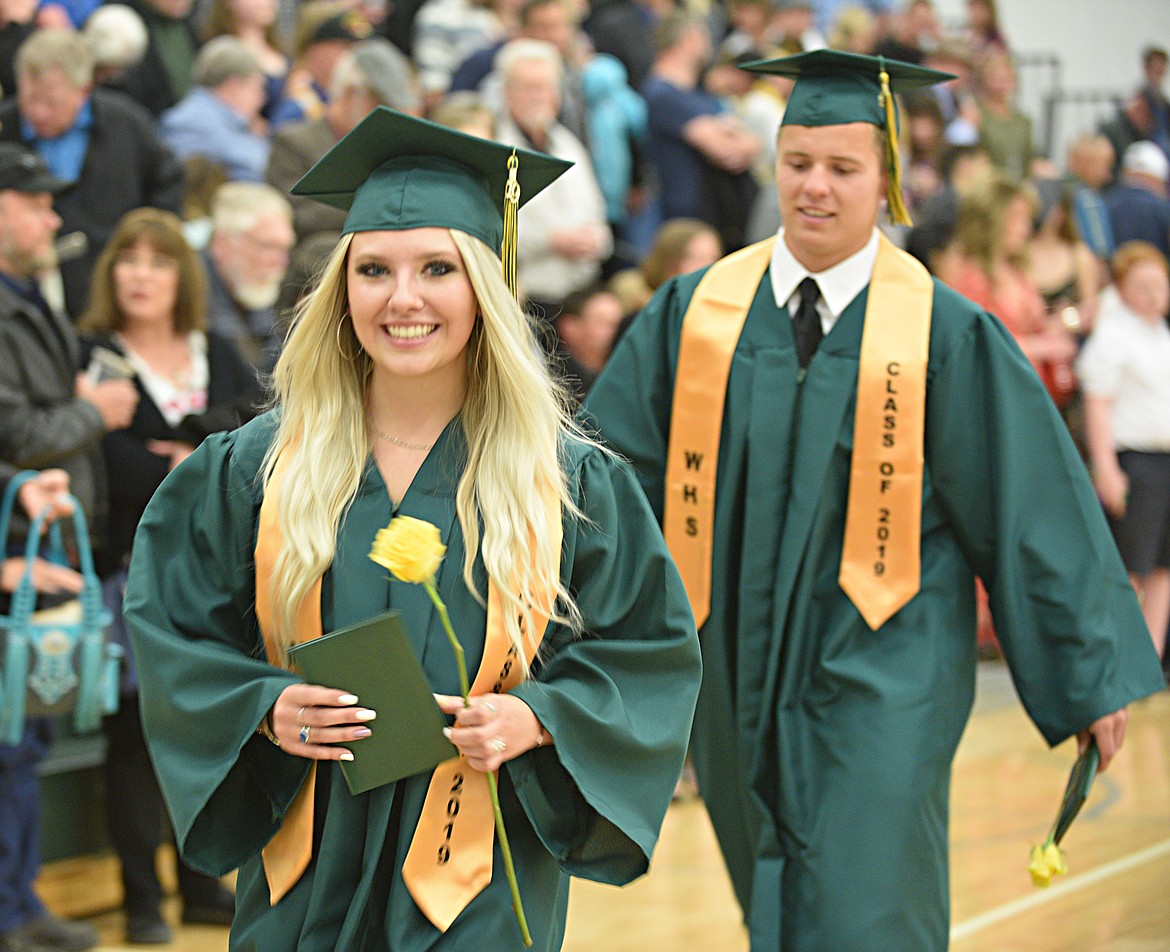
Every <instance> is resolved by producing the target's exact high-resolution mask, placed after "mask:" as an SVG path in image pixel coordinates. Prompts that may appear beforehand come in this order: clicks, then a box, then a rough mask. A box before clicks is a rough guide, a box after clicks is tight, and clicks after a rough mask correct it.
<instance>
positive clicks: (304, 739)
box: [301, 724, 313, 744]
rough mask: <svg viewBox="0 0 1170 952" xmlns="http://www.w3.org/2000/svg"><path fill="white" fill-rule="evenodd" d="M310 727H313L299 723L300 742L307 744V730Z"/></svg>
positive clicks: (309, 729)
mask: <svg viewBox="0 0 1170 952" xmlns="http://www.w3.org/2000/svg"><path fill="white" fill-rule="evenodd" d="M312 729H313V728H311V727H310V726H309V725H308V724H302V725H301V743H302V744H307V743H308V742H309V731H311V730H312Z"/></svg>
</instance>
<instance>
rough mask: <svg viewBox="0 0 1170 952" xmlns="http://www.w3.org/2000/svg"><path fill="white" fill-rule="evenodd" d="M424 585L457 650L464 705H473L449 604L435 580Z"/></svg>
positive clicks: (464, 661)
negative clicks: (442, 596)
mask: <svg viewBox="0 0 1170 952" xmlns="http://www.w3.org/2000/svg"><path fill="white" fill-rule="evenodd" d="M423 587H424V588H425V589H426V590H427V594H428V595H430V596H431V601H432V602H434V603H435V608H436V609H437V610H438V612H439V620H440V621H441V622H442V623H443V630H444V631H445V632H447V640H448V641H449V642H451V648H452V650H453V651H454V652H455V663H456V665H458V667H459V692H460V694H462V695H463V706H464V707H471V702H470V701H469V700H468V695H470V694H471V685H470V684H469V683H468V680H467V661H466V659H465V658H464V655H463V645H461V644H460V643H459V638H458V637H456V635H455V629H454V628H452V627H451V616H450V615H448V614H447V606H446V605H444V604H443V600H442V599H441V598H439V593H438V591H437V590H436V589H435V583H434V580H431V581H427V582H423Z"/></svg>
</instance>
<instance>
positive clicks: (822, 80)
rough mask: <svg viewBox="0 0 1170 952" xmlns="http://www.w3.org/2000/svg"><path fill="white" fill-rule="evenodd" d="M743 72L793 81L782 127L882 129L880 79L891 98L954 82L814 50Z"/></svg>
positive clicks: (872, 59)
mask: <svg viewBox="0 0 1170 952" xmlns="http://www.w3.org/2000/svg"><path fill="white" fill-rule="evenodd" d="M741 68H742V69H745V70H748V71H749V72H753V73H769V74H771V75H773V76H787V77H788V78H789V79H794V80H796V85H795V86H794V87H793V89H792V93H791V95H790V96H789V97H788V105H787V106H785V108H784V120H783V124H784V125H786V126H837V125H844V124H845V123H847V122H869V123H872V124H873V125H875V126H878V127H879V128H882V129H884V128H885V126H886V111H885V106H884V104H883V103H882V101H881V98H880V97H881V89H882V82H881V74H882V71H883V70H884V71H885V72H886V73H887V74H888V76H889V85H890V89H891V90H892V91H893V92H894V93H907V92H910V91H911V90H912V89H921V88H922V87H923V86H933V85H934V84H935V83H941V82H945V81H946V80H948V79H954V78H955V77H954V76H953V75H952V74H951V73H943V72H941V71H939V70H937V69H927V68H926V67H925V66H914V65H912V64H911V63H903V62H902V61H901V60H892V59H885V58H884V57H880V56H863V55H861V54H860V53H846V52H844V51H843V50H812V51H810V52H808V53H797V54H796V55H795V56H785V57H782V58H781V59H771V60H758V61H756V62H754V63H745V64H744V65H743V66H742V67H741Z"/></svg>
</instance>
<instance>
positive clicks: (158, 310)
mask: <svg viewBox="0 0 1170 952" xmlns="http://www.w3.org/2000/svg"><path fill="white" fill-rule="evenodd" d="M113 275H114V297H115V300H116V302H117V305H118V310H119V311H121V312H122V316H123V317H124V318H125V321H126V326H130V325H132V324H143V325H144V324H156V323H160V322H165V323H172V322H173V321H174V317H175V304H176V302H177V301H178V299H179V262H178V261H176V260H175V259H174V258H172V257H171V256H170V255H169V254H167V253H166V252H165V251H160V250H159V249H157V248H155V247H154V245H152V244H151V243H150V242H148V241H146V240H144V239H140V240H138V241H136V242H134V244H132V245H128V246H127V247H125V248H123V249H122V250H121V251H120V252H118V254H117V256H116V257H115V258H114V264H113Z"/></svg>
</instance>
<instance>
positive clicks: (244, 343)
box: [202, 182, 295, 371]
mask: <svg viewBox="0 0 1170 952" xmlns="http://www.w3.org/2000/svg"><path fill="white" fill-rule="evenodd" d="M211 228H212V231H211V241H210V242H209V244H208V247H207V250H206V251H205V252H203V254H202V259H203V264H204V267H205V268H206V269H207V281H208V295H207V327H208V329H209V330H213V331H218V332H219V333H221V334H224V335H226V336H228V337H230V338H232V340H233V341H235V344H236V346H237V347H239V349H240V352H241V353H242V354H243V355H244V356H245V357H246V358H248V360H250V361H251V362H252V364H253V366H255V367H256V368H257V369H258V370H260V371H268V370H271V369H272V366H273V364H275V363H276V357H277V354H278V352H279V350H280V345H281V341H282V340H283V337H284V335H283V329H282V326H281V324H280V321H279V314H278V311H277V308H276V302H277V298H278V297H279V296H280V290H281V283H282V282H283V281H284V276H285V272H286V271H287V270H288V260H289V259H288V256H289V250H290V249H291V248H292V246H293V241H294V238H295V235H294V233H293V225H292V206H291V205H290V204H289V202H288V199H286V198H285V197H284V196H283V195H281V194H280V192H278V191H277V190H276V189H274V188H273V187H272V186H271V185H264V184H262V183H257V182H228V183H226V184H224V185H221V186H220V187H219V188H218V189H217V190H216V192H215V197H214V199H213V200H212V206H211Z"/></svg>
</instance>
